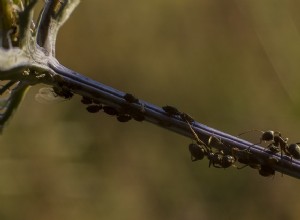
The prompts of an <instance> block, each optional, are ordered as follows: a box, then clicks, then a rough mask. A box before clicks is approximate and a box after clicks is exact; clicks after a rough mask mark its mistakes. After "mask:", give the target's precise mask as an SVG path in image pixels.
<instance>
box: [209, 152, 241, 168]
mask: <svg viewBox="0 0 300 220" xmlns="http://www.w3.org/2000/svg"><path fill="white" fill-rule="evenodd" d="M207 158H208V160H209V165H208V166H209V167H210V166H211V165H213V166H214V167H215V168H228V167H230V166H232V165H233V164H234V163H235V161H236V159H235V158H234V157H233V156H231V155H224V154H223V152H216V153H214V152H209V153H208V155H207Z"/></svg>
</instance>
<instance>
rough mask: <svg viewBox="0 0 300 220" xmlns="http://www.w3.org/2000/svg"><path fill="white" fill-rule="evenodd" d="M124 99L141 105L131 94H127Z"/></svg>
mask: <svg viewBox="0 0 300 220" xmlns="http://www.w3.org/2000/svg"><path fill="white" fill-rule="evenodd" d="M123 98H124V99H125V100H126V101H127V102H129V103H139V100H138V99H137V98H136V97H134V96H133V95H132V94H130V93H126V94H125V95H124V96H123Z"/></svg>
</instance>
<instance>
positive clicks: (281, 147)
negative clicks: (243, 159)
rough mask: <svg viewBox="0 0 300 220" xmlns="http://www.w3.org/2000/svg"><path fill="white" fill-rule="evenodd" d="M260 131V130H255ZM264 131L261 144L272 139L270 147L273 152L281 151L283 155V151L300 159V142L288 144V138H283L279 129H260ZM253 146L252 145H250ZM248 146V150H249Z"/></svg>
mask: <svg viewBox="0 0 300 220" xmlns="http://www.w3.org/2000/svg"><path fill="white" fill-rule="evenodd" d="M254 131H259V130H254ZM260 132H262V133H263V134H262V136H261V138H260V142H259V144H261V143H262V142H263V141H272V143H271V144H269V146H268V149H269V150H270V151H271V152H273V153H278V152H281V157H282V156H283V153H285V154H286V155H288V156H291V157H292V158H295V159H300V146H299V144H300V143H295V144H290V145H288V143H287V142H288V138H283V137H282V136H281V133H280V132H278V131H265V132H264V131H260ZM245 133H247V132H244V133H242V134H245ZM250 147H251V146H250ZM250 147H249V148H250ZM249 148H248V150H249Z"/></svg>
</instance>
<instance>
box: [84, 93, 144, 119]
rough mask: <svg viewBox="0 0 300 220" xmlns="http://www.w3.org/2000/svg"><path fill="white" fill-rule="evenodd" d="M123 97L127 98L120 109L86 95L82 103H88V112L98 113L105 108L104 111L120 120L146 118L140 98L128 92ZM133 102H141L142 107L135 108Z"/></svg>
mask: <svg viewBox="0 0 300 220" xmlns="http://www.w3.org/2000/svg"><path fill="white" fill-rule="evenodd" d="M123 98H124V100H125V103H124V104H123V106H122V107H121V108H120V109H116V108H114V107H112V106H109V105H104V104H102V103H100V102H99V101H97V100H95V99H91V98H89V97H86V96H83V97H82V99H81V103H82V104H85V105H87V107H86V110H87V111H88V112H90V113H97V112H100V111H101V110H103V112H104V113H106V114H108V115H111V116H115V117H116V118H117V120H118V121H119V122H128V121H130V120H131V119H134V120H136V121H143V120H145V116H144V114H143V113H144V111H145V110H144V108H143V105H142V104H141V103H140V102H139V100H138V99H137V98H136V97H134V96H133V95H132V94H129V93H126V94H125V95H124V96H123ZM132 104H139V105H141V106H142V107H141V108H140V109H138V110H137V109H136V108H133V107H132V106H131V105H132Z"/></svg>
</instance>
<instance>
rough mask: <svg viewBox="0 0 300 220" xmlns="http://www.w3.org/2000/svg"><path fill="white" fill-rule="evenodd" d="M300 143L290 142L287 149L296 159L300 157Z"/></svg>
mask: <svg viewBox="0 0 300 220" xmlns="http://www.w3.org/2000/svg"><path fill="white" fill-rule="evenodd" d="M299 144H300V143H296V144H290V145H289V146H288V147H287V151H288V152H289V154H290V155H291V156H292V157H293V158H295V159H298V160H299V159H300V146H299Z"/></svg>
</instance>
